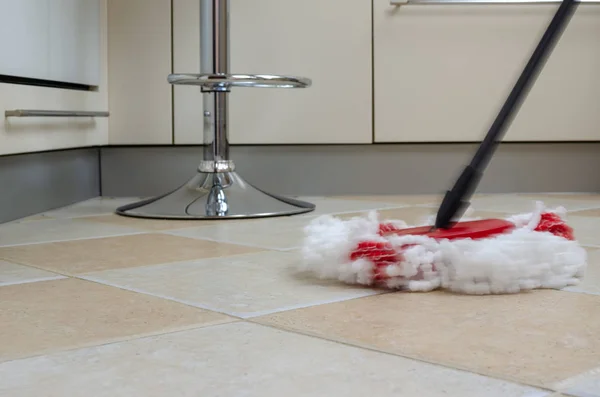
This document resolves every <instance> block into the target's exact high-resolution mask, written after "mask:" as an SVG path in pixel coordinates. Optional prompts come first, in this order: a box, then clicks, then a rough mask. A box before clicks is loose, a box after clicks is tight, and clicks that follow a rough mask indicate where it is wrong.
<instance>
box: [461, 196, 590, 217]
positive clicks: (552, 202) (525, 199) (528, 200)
mask: <svg viewBox="0 0 600 397" xmlns="http://www.w3.org/2000/svg"><path fill="white" fill-rule="evenodd" d="M536 201H542V202H543V203H544V205H545V206H546V207H547V208H550V209H554V208H557V207H564V208H565V209H566V210H567V211H579V210H584V209H589V208H598V207H600V204H595V203H594V202H592V201H589V200H578V199H573V198H561V197H552V196H539V197H538V196H534V197H529V196H518V195H498V196H496V195H491V196H484V197H475V198H474V199H473V200H471V206H472V207H473V208H474V209H475V210H479V211H500V212H510V213H513V214H517V213H524V212H531V211H533V210H535V202H536Z"/></svg>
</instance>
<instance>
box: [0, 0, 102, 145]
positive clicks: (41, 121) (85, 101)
mask: <svg viewBox="0 0 600 397" xmlns="http://www.w3.org/2000/svg"><path fill="white" fill-rule="evenodd" d="M101 3H102V4H101V5H102V7H101V12H100V17H101V26H102V28H101V31H100V45H99V54H98V58H99V59H100V65H101V68H100V80H99V85H98V87H97V90H95V91H78V90H71V89H58V88H51V87H37V86H30V85H18V84H2V83H0V114H1V116H2V117H3V122H2V123H1V124H0V155H6V154H16V153H28V152H37V151H44V150H56V149H65V148H74V147H81V146H95V145H106V144H107V143H108V118H106V117H5V112H6V111H10V110H17V109H28V110H58V111H92V112H97V111H100V112H105V111H107V110H108V93H107V86H108V76H107V68H106V58H107V57H106V54H107V51H106V50H107V40H106V2H105V1H102V2H101Z"/></svg>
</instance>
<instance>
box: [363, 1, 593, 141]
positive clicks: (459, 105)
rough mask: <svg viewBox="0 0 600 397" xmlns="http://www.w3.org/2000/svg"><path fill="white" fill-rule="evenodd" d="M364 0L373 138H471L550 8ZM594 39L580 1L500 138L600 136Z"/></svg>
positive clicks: (588, 12)
mask: <svg viewBox="0 0 600 397" xmlns="http://www.w3.org/2000/svg"><path fill="white" fill-rule="evenodd" d="M374 1H375V3H374V47H375V48H374V54H375V57H374V60H375V62H374V64H375V68H374V74H375V140H376V142H449V141H454V142H460V141H479V140H480V139H481V138H482V137H483V135H484V134H485V133H486V132H487V130H488V128H489V126H490V124H491V123H492V121H493V119H494V117H495V116H496V114H497V112H498V111H499V109H500V107H501V106H502V104H503V102H504V100H505V99H506V97H507V95H508V93H509V91H510V90H511V89H512V87H513V85H514V83H515V81H516V79H517V78H518V76H519V74H520V73H521V70H522V68H523V66H524V65H525V62H527V60H528V59H529V56H530V55H531V53H532V51H533V49H534V48H535V46H536V45H537V43H538V41H539V38H540V37H541V35H542V34H543V32H544V30H545V29H546V27H547V25H548V23H549V22H550V20H551V18H552V16H553V15H554V12H555V10H556V8H557V7H558V5H541V4H539V5H535V4H529V5H527V4H521V5H508V4H507V5H444V6H438V5H406V6H400V7H394V6H391V5H390V2H389V0H374ZM599 38H600V7H597V6H594V5H591V4H590V5H586V4H581V5H580V6H579V7H578V9H577V11H576V13H575V15H574V16H573V18H572V20H571V22H570V24H569V25H568V27H567V29H566V30H565V31H564V33H563V35H562V38H561V40H560V42H559V43H558V45H557V46H556V47H555V49H554V51H553V53H552V55H551V57H550V58H549V59H548V62H547V64H546V66H545V68H544V69H543V71H542V73H541V74H540V75H539V77H538V79H537V82H536V83H535V85H534V86H533V88H532V90H531V91H530V93H529V95H528V97H527V99H526V101H525V103H524V104H523V106H522V107H521V109H520V112H519V114H518V115H517V117H516V119H515V120H514V122H513V124H512V126H511V127H510V129H509V131H508V132H507V135H506V137H505V141H581V140H600V128H598V126H600V112H598V103H600V73H598V70H600V45H598V40H599Z"/></svg>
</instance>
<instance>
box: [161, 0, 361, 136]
mask: <svg viewBox="0 0 600 397" xmlns="http://www.w3.org/2000/svg"><path fill="white" fill-rule="evenodd" d="M173 7H174V9H173V46H174V48H173V51H174V66H173V68H174V70H175V72H178V73H198V72H199V70H200V66H199V63H200V62H199V29H200V28H199V1H198V0H174V1H173ZM230 13H231V14H230V15H231V32H230V34H231V38H230V39H231V40H230V41H231V62H230V64H231V72H232V73H255V74H280V75H281V74H284V75H297V76H303V77H309V78H311V79H312V80H313V85H312V87H310V88H307V89H264V88H261V89H259V88H240V89H234V90H233V91H232V93H231V94H230V141H231V143H235V144H278V143H279V144H292V143H304V144H310V143H315V144H316V143H370V142H372V86H371V76H372V69H371V66H372V57H371V55H372V47H371V26H372V25H371V16H372V13H371V2H370V1H367V0H327V1H323V0H303V1H297V0H253V1H248V0H231V10H230ZM201 98H202V97H201V93H200V89H199V88H197V87H191V86H178V87H175V92H174V103H175V108H174V117H175V119H174V125H175V143H177V144H194V143H201V142H202V124H203V120H202V99H201Z"/></svg>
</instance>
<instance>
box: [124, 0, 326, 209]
mask: <svg viewBox="0 0 600 397" xmlns="http://www.w3.org/2000/svg"><path fill="white" fill-rule="evenodd" d="M200 65H201V73H200V74H172V75H169V77H168V79H167V80H168V82H169V83H170V84H176V85H195V86H200V88H201V91H202V93H203V94H202V97H203V102H204V109H203V110H204V157H203V160H202V161H201V162H200V165H199V167H198V169H197V173H196V175H195V176H194V177H192V178H191V179H190V180H189V181H188V182H187V183H185V184H184V185H182V186H180V187H179V188H177V189H175V190H174V191H171V192H169V193H166V194H164V195H162V196H158V197H154V198H151V199H148V200H143V201H139V202H136V203H133V204H128V205H125V206H122V207H120V208H118V209H117V210H116V213H117V214H119V215H124V216H131V217H138V218H158V219H231V218H236V219H237V218H262V217H270V216H283V215H294V214H301V213H306V212H310V211H313V210H314V208H315V205H314V204H312V203H307V202H304V201H300V200H295V199H291V198H287V197H282V196H278V195H275V194H271V193H267V192H265V191H263V190H261V189H259V188H257V187H254V186H252V185H251V184H249V183H247V182H246V181H244V179H242V177H241V176H239V175H238V174H237V173H236V172H235V164H234V162H233V161H232V160H231V159H230V158H229V141H228V118H229V106H228V95H229V93H230V91H231V88H233V87H263V88H307V87H310V85H311V80H310V79H307V78H303V77H290V76H274V75H246V74H230V73H229V0H200Z"/></svg>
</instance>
